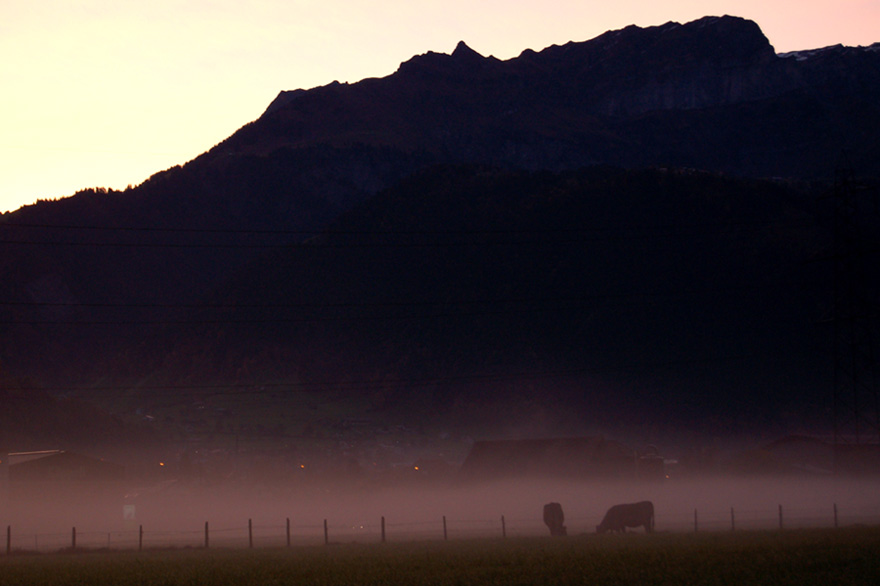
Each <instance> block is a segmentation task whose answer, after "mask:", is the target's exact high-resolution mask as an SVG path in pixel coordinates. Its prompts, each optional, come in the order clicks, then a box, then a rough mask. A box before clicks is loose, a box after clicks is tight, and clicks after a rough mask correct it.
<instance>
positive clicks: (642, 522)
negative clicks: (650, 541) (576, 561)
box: [596, 501, 654, 533]
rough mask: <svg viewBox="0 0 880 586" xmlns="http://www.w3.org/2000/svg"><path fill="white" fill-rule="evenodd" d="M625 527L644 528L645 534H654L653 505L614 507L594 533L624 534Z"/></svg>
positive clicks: (641, 503) (640, 503)
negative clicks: (617, 532) (615, 532)
mask: <svg viewBox="0 0 880 586" xmlns="http://www.w3.org/2000/svg"><path fill="white" fill-rule="evenodd" d="M627 527H644V528H645V532H646V533H653V532H654V503H652V502H651V501H642V502H639V503H631V504H626V505H614V506H613V507H611V508H610V509H608V512H607V513H605V517H604V518H603V519H602V522H601V523H599V525H597V526H596V533H606V532H608V531H620V532H621V533H626V528H627Z"/></svg>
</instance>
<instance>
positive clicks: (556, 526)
mask: <svg viewBox="0 0 880 586" xmlns="http://www.w3.org/2000/svg"><path fill="white" fill-rule="evenodd" d="M564 522H565V515H563V514H562V505H560V504H559V503H547V504H546V505H544V524H545V525H547V527H549V528H550V535H552V536H554V537H561V536H564V535H567V534H568V532H567V531H566V529H565V525H563V523H564Z"/></svg>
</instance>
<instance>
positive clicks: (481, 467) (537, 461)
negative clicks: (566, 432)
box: [459, 436, 664, 482]
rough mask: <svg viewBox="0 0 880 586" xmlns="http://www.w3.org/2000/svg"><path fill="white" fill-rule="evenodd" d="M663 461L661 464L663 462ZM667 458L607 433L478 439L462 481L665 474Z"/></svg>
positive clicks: (649, 476) (461, 476) (651, 477)
mask: <svg viewBox="0 0 880 586" xmlns="http://www.w3.org/2000/svg"><path fill="white" fill-rule="evenodd" d="M658 463H659V464H658ZM663 475H664V474H663V460H662V458H658V457H653V456H647V457H646V456H641V455H640V454H638V453H636V452H635V451H634V450H632V449H630V448H628V447H626V446H625V445H623V444H621V443H619V442H616V441H613V440H607V439H605V438H604V437H602V436H593V437H575V438H548V439H522V440H497V441H478V442H475V443H474V445H473V447H472V448H471V451H470V454H468V456H467V458H466V459H465V461H464V463H463V464H462V466H461V470H460V471H459V480H460V481H462V482H473V481H486V480H500V479H509V478H568V479H590V478H621V479H627V478H630V479H633V480H636V479H642V480H647V479H657V478H662V477H663Z"/></svg>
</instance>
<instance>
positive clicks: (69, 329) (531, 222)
mask: <svg viewBox="0 0 880 586" xmlns="http://www.w3.org/2000/svg"><path fill="white" fill-rule="evenodd" d="M878 135H880V46H878V45H872V46H871V47H864V48H862V47H859V48H848V47H829V48H825V49H817V50H815V51H808V52H800V53H794V54H786V55H779V54H776V53H775V52H774V50H773V47H772V46H771V45H770V43H769V41H768V40H767V39H766V37H764V35H763V34H762V33H761V31H760V28H759V27H758V25H757V24H755V23H753V22H749V21H746V20H743V19H739V18H734V17H720V18H716V17H709V18H704V19H701V20H698V21H695V22H692V23H687V24H683V25H682V24H677V23H668V24H666V25H663V26H658V27H650V28H638V27H628V28H625V29H623V30H619V31H610V32H608V33H605V34H604V35H601V36H600V37H597V38H595V39H593V40H590V41H586V42H577V43H575V42H572V43H567V44H565V45H561V46H553V47H549V48H546V49H544V50H542V51H532V50H527V51H524V52H523V53H522V54H521V55H520V56H519V57H517V58H514V59H510V60H507V61H500V60H498V59H495V58H492V57H484V56H481V55H479V54H477V53H476V52H474V51H473V50H471V49H470V48H469V47H467V45H466V44H464V43H459V45H458V46H457V47H456V48H455V50H454V51H453V52H452V53H451V54H450V55H445V54H437V53H427V54H424V55H420V56H416V57H413V58H412V59H410V60H408V61H406V62H404V63H402V64H401V66H400V68H399V69H398V71H396V72H395V73H393V74H391V75H389V76H387V77H384V78H381V79H366V80H363V81H360V82H358V83H354V84H339V83H331V84H329V85H326V86H323V87H318V88H313V89H310V90H296V91H291V92H281V93H280V94H279V96H278V97H277V98H276V99H275V100H274V101H273V102H272V104H270V105H269V106H268V108H267V109H266V111H265V113H264V114H263V115H262V116H261V117H260V118H259V119H257V120H255V121H253V122H251V123H249V124H247V125H245V126H244V127H242V128H241V129H240V130H239V131H237V132H236V133H235V134H233V135H232V136H230V137H229V138H228V139H227V140H225V141H223V142H222V143H220V144H219V145H217V146H215V147H214V148H212V149H210V150H209V151H207V152H206V153H205V154H203V155H201V156H200V157H198V158H196V159H195V160H193V161H190V162H188V163H186V164H185V165H182V166H179V167H175V168H172V169H168V170H166V171H163V172H160V173H157V174H156V175H154V176H153V177H151V178H150V179H149V180H148V181H146V182H144V183H143V184H142V185H139V186H137V187H135V188H132V189H129V190H126V191H125V192H113V191H110V192H108V191H105V190H100V189H98V190H95V189H92V190H85V191H83V192H81V193H78V194H76V195H75V196H73V197H69V198H64V199H60V200H57V201H47V202H40V203H38V204H36V205H34V206H27V207H25V208H22V209H21V210H18V211H16V212H14V213H10V214H5V215H3V216H2V217H0V240H2V242H3V247H4V254H3V255H2V256H0V272H2V274H3V275H4V279H3V280H2V282H0V324H2V325H0V327H2V330H0V363H2V371H0V376H3V380H4V381H7V383H5V384H9V385H14V384H19V383H18V382H8V381H22V380H26V381H29V382H28V383H27V385H34V386H41V385H42V386H45V387H48V388H53V389H64V388H74V389H80V390H81V389H88V388H109V389H117V390H120V393H121V394H126V393H129V391H128V390H127V389H131V388H135V387H138V386H139V385H141V386H143V385H144V384H146V383H145V381H154V382H155V381H160V382H161V383H162V384H165V385H173V383H174V382H175V381H182V384H183V387H182V388H184V389H187V388H194V387H197V386H198V385H199V384H202V383H204V382H205V381H209V382H210V384H238V383H239V382H241V381H245V380H246V381H247V382H248V384H258V383H259V382H260V381H261V380H267V379H268V378H273V377H278V378H279V380H292V379H294V378H295V379H296V380H298V381H303V380H305V381H309V380H311V381H312V382H316V383H321V384H331V383H334V381H335V382H339V381H347V383H351V382H352V381H354V382H357V381H368V382H370V381H376V380H392V381H397V382H396V383H394V384H393V385H392V386H396V388H394V389H392V390H390V391H389V390H388V389H386V388H385V387H382V389H380V391H376V392H375V393H373V397H374V401H373V402H374V403H375V404H376V405H388V404H390V403H392V401H391V400H390V398H392V397H393V398H395V400H396V401H398V402H399V399H400V398H401V397H403V396H407V397H410V398H412V397H427V398H425V399H424V400H421V399H419V400H416V401H415V403H419V404H421V405H422V407H423V408H424V406H425V405H428V406H429V409H436V408H437V406H438V405H440V404H443V405H459V406H462V407H461V408H462V409H463V410H467V409H468V408H469V407H468V405H471V406H475V405H482V406H483V407H481V408H486V409H489V410H491V409H492V407H489V405H492V404H497V400H502V401H503V400H504V397H505V393H507V392H508V390H509V389H510V388H511V384H508V383H507V382H506V381H505V379H504V378H503V377H505V376H508V375H509V374H510V373H512V372H513V371H514V370H516V369H517V367H518V366H521V367H522V370H518V371H517V372H522V373H536V372H557V373H569V374H573V375H576V376H574V377H573V378H570V379H569V380H568V382H567V383H566V384H565V385H562V386H564V387H566V388H565V389H562V390H560V393H559V394H558V395H554V394H553V393H547V391H546V388H547V387H546V386H545V385H544V383H543V382H534V381H532V382H530V383H523V382H522V381H520V382H517V383H512V385H513V386H516V385H519V384H523V385H525V387H528V388H525V387H524V388H525V390H523V393H525V394H524V395H522V397H526V398H523V399H522V401H523V403H522V404H524V405H528V404H529V401H532V400H535V399H534V398H535V397H537V396H539V395H541V394H542V393H544V395H546V396H547V397H548V399H547V401H548V405H554V404H555V405H556V406H557V407H559V409H557V411H563V412H564V411H565V408H564V405H565V404H566V403H567V402H568V401H570V400H572V397H578V401H581V402H582V403H583V404H589V402H590V401H591V400H593V398H595V400H596V405H597V407H596V412H599V411H601V409H602V408H603V407H602V405H609V409H610V408H611V407H610V405H612V404H614V405H615V406H616V407H615V409H618V411H617V412H618V413H619V412H620V410H626V409H627V405H629V406H630V407H631V406H632V405H636V404H641V405H647V408H646V409H647V410H649V411H650V410H651V409H658V408H659V407H660V404H661V403H663V404H664V405H665V407H664V408H665V409H666V410H667V411H666V412H667V413H670V412H674V411H675V409H671V410H670V407H669V406H670V405H687V407H686V409H690V410H691V411H692V412H693V413H692V416H690V417H688V418H686V419H689V420H690V421H691V422H693V421H699V420H705V419H706V417H707V414H709V413H716V412H717V410H718V409H721V408H723V406H724V405H725V404H729V402H730V401H731V400H732V397H735V396H738V395H737V394H738V393H745V394H744V395H742V397H746V398H744V399H743V400H742V401H741V404H742V405H747V404H749V403H750V401H751V399H749V398H748V397H752V396H753V395H752V393H756V392H757V393H759V394H760V396H762V397H770V400H769V403H768V404H769V405H770V406H769V407H767V409H765V410H764V411H763V412H772V413H773V417H774V418H776V419H780V418H783V419H784V418H785V413H786V412H787V410H789V409H790V406H791V405H793V404H797V403H798V402H799V400H798V399H797V397H798V396H799V395H798V393H799V392H800V391H798V390H797V389H801V388H802V384H807V383H808V382H809V381H810V380H812V381H814V384H813V386H812V387H811V388H810V390H809V392H808V393H807V394H810V396H812V397H814V398H816V397H819V396H820V395H821V392H820V389H821V385H822V384H824V383H817V382H815V381H817V380H818V379H817V377H818V376H819V375H818V374H816V373H815V372H814V371H811V370H809V367H810V365H816V364H817V363H816V362H815V361H813V360H812V359H809V358H806V357H807V356H808V355H809V356H812V354H809V353H810V352H812V351H813V350H812V349H811V348H813V347H814V341H813V340H812V339H811V338H810V339H809V340H808V338H809V336H806V334H805V332H804V331H803V328H807V329H809V327H807V325H806V324H809V323H810V320H811V319H814V316H815V315H816V314H817V313H820V312H821V310H822V303H824V301H820V300H817V298H818V299H824V297H823V295H824V292H818V293H817V292H816V291H815V290H812V289H811V287H812V286H813V285H814V284H815V283H816V282H817V279H818V280H821V277H820V276H819V275H818V274H817V271H819V269H814V268H812V267H814V266H817V265H815V264H811V263H813V261H814V260H815V259H816V258H819V257H822V256H823V253H825V252H827V246H828V242H829V240H828V235H829V232H828V230H829V223H828V217H827V215H826V214H827V213H828V208H827V207H825V208H823V207H821V206H820V207H816V202H817V201H818V198H819V197H820V196H821V195H822V194H825V193H827V190H828V189H829V188H830V187H831V181H832V180H833V177H834V173H835V170H836V169H838V168H840V167H841V166H842V165H845V166H846V167H848V168H850V169H852V170H853V171H854V172H855V173H856V174H857V175H858V176H859V177H860V178H864V179H865V180H866V181H868V182H870V181H871V178H872V177H874V178H876V177H877V176H878V175H880V143H878V141H877V140H876V137H877V136H878ZM646 168H650V169H652V170H651V171H649V172H646V171H641V170H640V169H646ZM585 169H586V171H585ZM589 169H593V170H594V171H589ZM600 170H601V172H600ZM695 170H699V171H695ZM584 173H586V175H584ZM645 173H647V175H646V174H645ZM758 178H765V179H767V178H772V180H769V181H757V179H758ZM563 204H564V205H563ZM600 218H601V220H600ZM715 227H718V228H719V229H718V231H717V234H716V233H714V228H715ZM410 232H412V233H410ZM709 234H712V235H713V236H717V237H718V238H720V240H717V241H713V242H711V243H708V244H707V243H706V241H705V239H706V238H707V237H708V235H709ZM500 235H506V236H504V237H503V238H501V237H500ZM459 236H463V237H465V241H464V242H459V241H458V240H456V238H458V237H459ZM382 238H390V240H389V241H387V242H384V243H383V242H382ZM424 238H429V239H430V238H440V240H439V241H430V240H429V241H427V242H425V241H423V240H420V239H424ZM495 238H500V239H501V241H502V242H501V243H500V244H498V243H496V242H494V239H495ZM375 239H379V242H375ZM401 239H403V240H401ZM408 239H415V240H413V241H410V240H408ZM474 239H475V240H474ZM523 239H524V240H525V243H526V244H533V246H531V248H529V247H525V248H524V247H523V243H522V242H520V240H523ZM548 239H549V242H546V241H545V240H548ZM569 240H573V241H574V243H575V245H573V246H568V245H569V244H571V243H570V242H569ZM322 243H323V245H322ZM390 252H393V253H394V254H389V253H390ZM780 266H782V267H785V268H784V269H783V270H782V271H781V272H779V269H778V267H780ZM805 267H806V268H805ZM428 269H430V271H429V272H428V273H425V271H426V270H428ZM781 275H785V276H786V279H785V282H786V283H788V285H786V286H783V284H782V283H781V282H780V281H779V278H780V276H781ZM771 281H772V282H771ZM811 284H812V285H811ZM739 287H742V288H744V289H745V290H747V291H748V294H746V295H745V296H744V297H741V296H740V295H739V294H738V293H737V291H739V289H738V288H739ZM805 291H809V293H805ZM641 292H645V299H643V300H642V301H640V302H639V303H638V304H636V305H633V306H630V305H628V304H627V303H623V304H622V306H617V305H616V304H617V300H618V299H619V298H622V299H633V298H635V297H638V295H639V294H640V293H641ZM696 292H699V294H697V293H696ZM746 300H750V301H749V302H746ZM751 302H754V303H757V304H758V306H760V308H759V307H757V306H755V305H753V304H750V303H751ZM316 311H317V312H318V314H313V313H314V312H316ZM321 312H330V313H329V314H328V313H321ZM334 312H335V313H334ZM351 312H354V313H355V314H356V315H354V316H352V315H350V313H351ZM426 316H434V317H433V318H432V319H433V320H434V325H432V326H430V327H427V326H425V325H424V323H420V322H424V321H425V319H426ZM443 316H451V317H450V318H449V319H448V323H445V324H443V323H438V322H437V319H436V318H437V317H443ZM777 318H778V319H779V320H781V322H783V323H775V322H774V320H776V319H777ZM428 321H431V320H428ZM442 321H443V320H442V319H441V320H440V322H442ZM673 333H674V335H673ZM669 339H675V340H679V341H681V344H677V343H667V340H669ZM808 346H809V348H808ZM711 348H716V349H717V351H716V352H712V351H709V350H710V349H711ZM774 348H775V349H779V348H792V350H791V355H792V356H794V357H795V358H796V359H794V360H792V361H790V362H788V363H787V365H786V366H785V367H781V366H780V367H779V368H775V366H777V363H776V362H775V359H771V358H770V357H771V356H776V355H775V354H773V353H772V352H770V350H772V349H774ZM740 349H742V350H744V351H743V352H740ZM746 349H751V350H749V351H745V350H746ZM701 351H707V352H708V354H709V355H711V356H714V358H711V356H710V357H706V356H704V355H703V354H701ZM745 355H749V356H752V357H755V356H757V357H759V362H760V365H759V366H758V365H756V364H755V363H749V366H748V367H744V368H742V369H738V368H736V367H724V368H722V369H721V370H720V371H718V372H715V373H713V374H709V373H707V372H706V371H707V369H710V367H709V366H707V365H708V364H716V362H715V360H716V359H717V358H718V357H719V356H723V357H727V358H725V359H724V360H728V361H729V360H734V361H735V360H736V357H737V356H745ZM691 360H696V364H698V365H700V366H699V367H696V368H695V367H692V366H689V364H690V362H689V361H691ZM651 365H669V366H668V367H669V368H670V369H671V370H670V371H669V372H668V373H667V374H665V375H663V376H659V375H657V377H654V376H653V375H651V374H645V373H647V372H648V371H651V372H653V367H652V366H651ZM675 365H678V366H679V367H680V368H679V367H676V368H673V367H674V366H675ZM803 368H807V370H803ZM710 370H711V369H710ZM444 372H445V373H448V374H447V376H445V377H444V376H443V375H442V373H444ZM585 372H589V373H591V374H590V376H588V377H587V378H584V377H583V376H581V375H583V374H584V373H585ZM694 372H702V373H703V374H698V375H694ZM633 373H642V374H633ZM747 373H751V374H749V376H746V374H747ZM704 375H705V376H704ZM450 376H459V377H463V378H465V379H466V380H467V381H469V382H468V384H466V385H465V387H466V390H465V391H463V390H461V388H459V389H457V390H456V389H452V390H450V389H448V388H447V389H443V388H440V387H443V386H444V385H445V386H447V387H448V386H449V384H448V381H449V380H450V379H449V377H450ZM481 376H490V377H494V378H492V381H493V383H492V384H491V385H489V386H490V387H492V388H490V389H488V390H487V388H486V387H484V386H482V385H479V384H476V383H474V381H477V380H480V379H479V377H481ZM566 376H567V375H566ZM608 376H611V378H612V379H613V383H607V380H608V379H607V378H606V377H608ZM474 377H476V378H474ZM498 377H502V378H498ZM597 377H598V378H597ZM621 377H622V378H621ZM661 379H662V380H663V381H665V382H658V381H660V380H661ZM722 379H723V380H725V381H726V382H724V383H723V384H720V383H718V381H719V380H722ZM425 380H431V381H436V380H441V381H446V382H441V383H439V386H438V384H436V383H431V384H429V385H428V386H429V387H430V388H431V389H432V390H431V391H430V393H428V395H426V394H425V393H422V392H421V391H422V390H423V389H424V386H423V385H422V384H421V383H417V382H414V381H425ZM603 381H605V382H603ZM627 381H628V382H627ZM370 384H372V383H371V382H370ZM370 384H367V385H366V386H368V387H369V386H370ZM585 384H595V385H597V386H598V387H601V388H604V389H606V391H605V392H604V395H603V393H598V394H595V395H590V394H584V385H585ZM719 384H720V386H718V385H719ZM27 385H25V386H27ZM19 386H20V385H19ZM722 387H723V388H724V389H725V390H723V391H719V390H717V389H720V388H722ZM648 388H652V389H654V390H653V391H650V393H653V395H652V396H653V397H654V399H652V400H651V401H642V397H644V396H645V393H648V391H646V389H648ZM627 389H628V390H627ZM675 389H677V390H675ZM780 389H781V390H780ZM78 392H80V391H78ZM143 392H144V393H146V392H148V391H143ZM618 392H619V393H620V396H619V397H617V398H613V397H612V395H614V394H615V393H618ZM481 393H484V394H485V396H486V397H490V398H492V400H488V399H487V400H486V401H482V400H481V399H479V397H480V395H481ZM650 393H649V394H650ZM669 393H671V395H670V396H672V397H673V399H670V401H668V402H663V401H660V399H659V397H663V396H664V395H665V394H669ZM141 394H143V393H141ZM431 394H433V395H431ZM429 395H430V396H429ZM600 395H603V396H604V397H605V398H604V399H601V400H600V399H599V397H600ZM431 396H435V398H436V400H435V399H432V398H431ZM541 396H543V395H541ZM468 397H470V399H467V398H468ZM529 397H531V398H529ZM713 397H714V398H713ZM474 398H476V399H474ZM612 398H613V400H612ZM820 398H821V397H819V398H817V399H816V400H820ZM606 399H607V400H606ZM655 399H656V400H655ZM725 401H726V402H727V403H725ZM810 401H812V399H810ZM801 402H803V401H801ZM560 406H563V407H560ZM474 409H476V407H474ZM644 410H645V409H641V408H640V409H631V411H632V412H633V413H635V412H643V411H644ZM525 411H526V412H528V409H525ZM807 411H810V412H811V413H813V414H814V415H815V414H816V413H819V412H821V408H820V407H816V406H814V405H811V406H810V408H809V409H807ZM736 416H737V417H738V416H739V412H738V411H737V415H736ZM734 419H735V418H734Z"/></svg>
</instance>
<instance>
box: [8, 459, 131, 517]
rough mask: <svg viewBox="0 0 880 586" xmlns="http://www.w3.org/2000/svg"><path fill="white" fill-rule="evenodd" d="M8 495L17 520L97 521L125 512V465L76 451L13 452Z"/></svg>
mask: <svg viewBox="0 0 880 586" xmlns="http://www.w3.org/2000/svg"><path fill="white" fill-rule="evenodd" d="M7 460H8V462H9V467H8V482H7V488H8V498H9V505H10V508H11V510H12V511H13V513H14V517H15V520H16V522H17V523H19V524H23V525H25V526H29V525H32V524H34V523H37V522H39V523H41V524H46V523H52V522H57V523H66V524H70V523H78V524H80V525H81V526H83V525H88V524H96V525H100V526H102V527H103V528H104V529H111V528H112V527H111V526H110V525H108V523H111V522H113V521H115V520H116V519H117V518H119V519H121V517H122V504H123V499H124V496H125V487H124V482H125V467H123V466H122V465H120V464H115V463H112V462H106V461H104V460H100V459H97V458H92V457H89V456H85V455H82V454H77V453H75V452H68V451H65V450H48V451H41V452H18V453H10V454H9V456H8V458H7Z"/></svg>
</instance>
